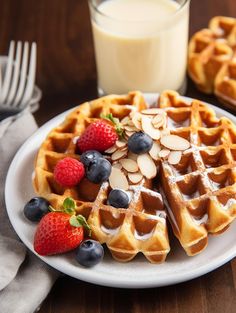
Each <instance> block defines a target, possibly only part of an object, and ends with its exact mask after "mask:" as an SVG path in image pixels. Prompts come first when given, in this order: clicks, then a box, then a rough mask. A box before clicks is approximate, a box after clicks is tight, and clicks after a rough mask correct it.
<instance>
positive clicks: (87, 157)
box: [80, 150, 102, 167]
mask: <svg viewBox="0 0 236 313" xmlns="http://www.w3.org/2000/svg"><path fill="white" fill-rule="evenodd" d="M98 158H102V155H101V153H100V152H98V151H96V150H88V151H86V152H84V153H83V154H82V155H81V157H80V162H82V163H83V164H84V166H85V167H88V166H90V164H91V162H92V161H94V160H96V159H98Z"/></svg>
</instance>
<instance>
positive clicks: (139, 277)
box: [5, 94, 236, 288]
mask: <svg viewBox="0 0 236 313" xmlns="http://www.w3.org/2000/svg"><path fill="white" fill-rule="evenodd" d="M165 96H166V95H164V97H165ZM173 96H174V97H175V98H176V99H177V100H178V101H177V107H178V106H179V107H180V106H182V104H183V103H185V104H186V103H190V102H192V99H189V98H186V97H181V98H180V97H179V96H176V94H169V95H168V99H167V98H165V99H164V100H166V99H167V100H168V101H163V103H164V105H163V108H168V107H169V106H170V105H169V101H171V99H172V98H173ZM145 99H146V101H147V102H148V104H149V105H150V106H154V105H155V103H157V99H158V95H157V94H146V95H145ZM176 99H175V100H176ZM194 101H195V100H194ZM180 102H181V103H180ZM195 106H196V107H198V108H200V111H201V105H200V104H199V103H197V101H196V103H195ZM209 107H211V108H213V109H214V111H215V112H216V116H217V118H221V117H226V118H229V119H230V120H231V121H232V122H233V123H236V118H235V117H234V116H233V115H231V114H230V113H228V112H226V111H224V110H222V109H220V108H217V107H215V106H212V105H209ZM168 110H169V109H167V111H168ZM183 110H184V111H185V113H184V116H185V118H184V120H182V122H183V123H182V122H181V123H182V124H181V125H178V124H179V123H178V117H177V115H178V114H177V115H176V114H175V113H173V112H172V113H168V112H167V115H168V116H169V117H170V116H172V119H170V120H171V125H170V126H171V127H174V129H175V131H176V132H177V133H178V134H179V135H180V136H181V127H184V128H185V129H184V130H183V129H182V134H183V136H184V137H185V138H187V136H188V135H186V134H188V130H187V127H188V126H189V124H188V120H189V119H190V114H193V113H188V112H187V113H186V109H183ZM188 110H189V109H187V111H188ZM170 111H171V110H170ZM200 111H199V112H200ZM69 113H70V111H66V112H64V113H62V114H60V115H58V116H56V117H55V118H53V119H52V120H50V121H49V122H47V123H46V124H45V125H43V126H42V127H40V128H39V129H38V130H37V131H36V132H35V133H34V134H33V135H32V136H31V137H30V138H29V139H28V140H27V141H26V142H25V143H24V145H23V146H22V147H21V148H20V150H19V151H18V152H17V154H16V155H15V158H14V160H13V161H12V164H11V166H10V168H9V171H8V175H7V180H6V187H5V199H6V205H7V211H8V215H9V218H10V221H11V223H12V225H13V227H14V229H15V231H16V232H17V234H18V236H19V237H20V239H21V240H22V241H23V242H24V244H25V245H26V246H27V247H28V248H29V249H30V250H31V251H32V252H34V249H33V236H34V232H35V228H36V225H35V224H32V223H29V222H28V221H27V220H26V219H25V218H24V216H23V207H24V205H25V204H26V202H27V201H29V199H31V198H32V197H33V196H35V191H34V189H33V184H32V178H33V177H34V176H33V173H34V166H35V157H36V155H37V152H38V150H39V148H40V146H41V144H42V143H43V142H44V140H45V138H46V136H47V135H48V133H49V132H50V131H51V130H52V129H53V128H55V127H57V126H58V125H59V124H61V123H62V122H63V120H64V119H65V117H66V116H67V115H68V114H69ZM182 116H183V115H182ZM199 116H201V123H202V124H201V126H202V127H206V126H208V127H210V128H212V127H213V128H214V127H216V131H215V132H213V134H211V135H210V134H206V135H205V137H204V138H203V136H202V133H201V131H202V129H199V127H197V126H196V125H195V126H193V129H194V131H193V132H195V133H197V134H198V135H199V136H200V137H201V138H202V139H201V145H200V146H202V148H201V149H200V151H201V152H199V153H201V155H202V159H203V160H204V162H203V163H204V164H203V165H204V166H205V170H204V168H203V169H202V168H201V166H200V165H199V164H198V165H196V167H194V164H193V163H194V162H192V161H191V162H190V163H189V164H188V166H187V165H186V164H185V165H186V166H185V167H184V169H181V168H180V169H179V168H178V166H179V165H181V164H182V163H181V162H182V161H181V162H179V165H176V169H177V171H174V170H173V172H169V166H168V165H167V164H166V165H165V162H163V164H164V165H163V173H164V174H163V177H164V176H168V175H169V176H170V175H176V177H177V176H181V175H186V181H184V183H182V182H181V179H176V177H175V176H174V178H173V177H172V181H174V182H175V185H174V186H175V187H176V186H177V185H178V190H179V191H180V192H182V195H184V193H185V188H186V186H185V183H186V182H187V185H191V186H192V188H193V190H192V191H191V196H190V195H188V196H187V197H185V201H186V203H188V205H189V208H188V212H184V214H183V216H182V217H181V220H179V219H178V218H176V214H177V212H178V210H180V209H181V208H179V207H178V205H177V206H176V208H175V210H173V212H172V214H168V216H169V220H168V221H167V226H168V230H169V241H170V252H169V253H168V255H167V257H166V260H165V262H162V263H161V264H152V263H150V262H148V259H149V257H150V261H153V260H155V256H154V259H152V258H151V256H152V255H151V254H150V251H149V252H147V253H146V254H145V253H143V254H144V255H145V256H146V258H145V257H144V255H142V253H137V255H136V256H135V257H134V258H133V259H132V260H131V261H130V262H125V263H124V262H117V261H116V260H114V259H113V258H112V256H111V254H113V253H114V254H113V257H114V258H115V256H118V255H116V251H115V250H114V249H112V246H109V242H107V241H104V242H105V243H106V244H107V246H108V247H109V249H107V248H105V257H104V259H103V261H102V262H101V263H99V264H98V265H96V266H95V267H94V268H90V269H86V268H83V267H81V266H80V265H78V263H77V262H76V260H75V258H74V253H73V251H72V252H70V253H66V254H62V255H57V256H50V257H42V256H39V255H38V257H39V258H41V259H42V260H43V261H44V262H46V263H47V264H49V265H50V266H52V267H54V268H56V269H57V270H59V271H60V272H62V273H65V274H67V275H70V276H72V277H74V278H77V279H80V280H83V281H87V282H90V283H94V284H99V285H104V286H110V287H122V288H150V287H159V286H166V285H171V284H176V283H180V282H183V281H187V280H190V279H193V278H196V277H199V276H201V275H204V274H206V273H208V272H210V271H212V270H214V269H216V268H217V267H219V266H221V265H223V264H224V263H226V262H228V261H230V260H231V259H232V258H234V257H235V256H236V241H235V238H236V224H235V223H232V225H231V226H230V227H229V228H228V226H229V224H230V223H231V222H232V221H233V217H232V216H233V215H234V214H235V192H234V196H233V197H234V198H233V205H234V212H233V213H232V214H231V215H230V214H229V215H226V214H224V216H220V210H219V212H218V213H217V214H213V213H212V212H213V211H214V208H215V207H216V205H213V204H214V203H213V202H214V201H215V200H214V199H213V198H214V197H213V196H214V194H215V192H218V193H217V199H218V202H219V205H220V206H221V205H223V206H224V209H227V208H228V207H229V206H230V205H231V204H232V199H231V198H230V199H228V198H227V197H228V196H227V195H225V194H222V192H221V191H219V189H222V188H225V187H227V186H229V187H228V194H230V192H232V190H231V189H232V188H233V187H232V186H230V185H232V184H230V181H231V180H232V179H231V178H230V177H231V176H230V175H233V174H235V173H234V171H235V166H233V168H232V166H231V168H228V167H227V169H226V170H225V171H227V179H226V177H225V176H224V175H223V178H220V179H221V181H218V180H217V179H219V178H218V176H217V175H218V174H219V171H218V172H217V173H215V170H213V172H211V171H209V173H208V168H215V167H216V165H214V162H218V163H219V166H223V167H224V166H229V165H228V163H227V162H226V159H227V155H226V156H225V155H222V153H221V154H219V153H218V152H217V153H216V154H215V155H214V154H211V158H209V155H208V153H207V152H205V150H206V149H205V148H204V147H206V146H209V145H213V141H214V146H217V145H218V144H219V143H216V142H217V134H218V133H219V132H220V133H222V132H223V130H224V129H225V128H226V126H227V125H226V124H227V122H226V121H225V122H222V125H223V126H222V125H221V126H220V127H221V128H220V129H218V126H219V125H218V124H217V123H218V122H217V120H210V122H209V123H212V124H211V125H210V126H209V125H208V122H207V123H205V122H206V120H207V115H206V114H205V113H204V114H203V113H202V114H200V115H199ZM205 124H207V125H205ZM216 124H217V125H216ZM225 125H226V126H225ZM176 129H177V130H176ZM222 129H223V130H222ZM176 132H175V133H176ZM200 137H199V138H200ZM209 138H213V139H214V138H215V139H214V140H213V141H212V142H209V140H212V139H209ZM230 138H231V137H230ZM223 139H224V138H223ZM223 139H222V140H223ZM231 139H232V141H233V142H232V144H234V143H236V142H234V140H236V136H235V137H234V135H233V134H232V138H231ZM231 139H230V140H231ZM192 140H193V141H194V140H197V139H196V136H193V138H192ZM220 140H221V139H220ZM212 149H213V150H214V149H215V148H212ZM229 151H231V152H230V153H232V157H231V158H233V159H234V158H236V153H235V152H236V149H235V150H234V147H233V148H232V147H231V148H230V150H229ZM197 153H198V152H197ZM197 153H196V151H195V152H194V151H192V150H191V151H190V154H191V155H197ZM212 156H213V157H212ZM185 159H186V160H190V157H188V154H187V157H186V158H185ZM195 161H196V160H195ZM186 162H187V161H186ZM195 163H196V162H195ZM233 163H234V161H233ZM191 164H192V165H191ZM217 166H218V165H217ZM183 170H184V171H185V172H183ZM181 171H182V172H181ZM194 171H195V172H196V173H197V177H200V176H201V177H203V176H204V175H205V174H204V173H205V172H207V173H208V174H207V175H208V179H207V181H205V180H204V179H203V178H199V179H200V181H199V182H198V181H196V179H195V178H193V177H194V175H193V174H191V173H192V172H194ZM229 171H230V173H229ZM180 172H181V175H179V174H180ZM231 172H232V173H231ZM170 173H172V174H170ZM174 173H175V174H174ZM220 173H221V172H220ZM225 175H226V174H225ZM221 177H222V175H221ZM209 181H210V183H209ZM208 184H211V185H209V186H208ZM194 186H198V187H197V190H195V189H194V188H195V187H194ZM170 187H171V186H169V185H168V184H166V187H165V190H166V191H167V190H168V188H170ZM234 187H235V186H234ZM230 188H231V189H230ZM190 189H191V188H190ZM216 190H218V191H216ZM164 194H165V192H164ZM206 194H207V195H209V194H211V201H210V203H209V204H207V205H208V206H209V208H208V212H209V215H211V214H213V215H214V216H216V217H215V218H214V221H213V222H209V223H208V225H207V226H208V230H207V231H206V230H205V228H204V227H199V226H201V225H202V223H206V216H205V215H206V214H203V213H204V206H205V198H206V196H205V195H206ZM174 199H175V201H177V198H176V195H175V197H174ZM199 199H200V200H199ZM207 201H208V200H207ZM177 202H178V201H177ZM199 203H200V204H199ZM207 203H208V202H207ZM212 203H213V204H212ZM203 204H204V205H203ZM179 205H180V206H181V202H179ZM186 206H187V205H186ZM194 206H197V210H200V211H202V212H203V213H202V216H201V218H198V219H197V220H194V219H193V218H191V219H189V216H188V214H190V215H191V214H192V215H194V214H193V213H192V212H191V209H192V210H194V209H196V207H194ZM212 210H213V211H212ZM167 211H168V210H167ZM169 213H170V212H169ZM173 215H174V216H173ZM171 218H172V220H171ZM217 218H219V219H220V221H221V222H222V220H223V222H222V223H224V225H223V224H222V225H223V227H221V228H219V223H218V222H217ZM176 219H177V221H176ZM209 219H210V218H209ZM182 221H184V223H185V224H188V227H186V228H185V230H184V232H183V233H182V232H180V231H179V230H178V227H179V225H178V223H182ZM169 222H171V225H172V227H170V224H169ZM217 223H218V224H217ZM216 224H217V225H216ZM190 226H191V227H190ZM190 228H191V230H192V229H194V231H195V232H194V234H195V236H199V238H201V240H198V241H197V244H196V243H195V242H194V240H192V241H190V239H189V237H188V238H187V237H186V233H187V231H189V229H190ZM226 228H227V230H226V231H224V232H223V233H222V234H220V235H219V236H212V235H208V232H209V233H210V232H212V233H214V232H215V233H219V232H222V231H223V230H225V229H226ZM173 231H174V233H175V236H174V234H173ZM176 237H177V238H178V239H179V240H178V239H177V238H176ZM207 241H208V245H207ZM180 242H181V244H180ZM181 245H182V246H181ZM206 245H207V247H206ZM201 250H203V251H201ZM196 251H201V253H199V254H197V255H194V254H195V253H196ZM34 253H35V252H34ZM187 254H188V255H194V256H192V257H190V256H188V255H187ZM117 258H118V257H117ZM162 261H163V260H162Z"/></svg>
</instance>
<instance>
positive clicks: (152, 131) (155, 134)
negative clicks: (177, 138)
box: [142, 115, 161, 140]
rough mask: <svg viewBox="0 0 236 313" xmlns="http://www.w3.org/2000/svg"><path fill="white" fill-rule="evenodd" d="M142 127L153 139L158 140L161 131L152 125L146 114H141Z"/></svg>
mask: <svg viewBox="0 0 236 313" xmlns="http://www.w3.org/2000/svg"><path fill="white" fill-rule="evenodd" d="M142 129H143V131H144V132H145V133H146V134H148V135H149V136H150V137H151V138H152V139H154V140H158V139H160V137H161V133H160V131H159V129H156V128H155V127H154V126H153V125H152V120H151V119H150V118H149V117H148V116H145V115H143V116H142Z"/></svg>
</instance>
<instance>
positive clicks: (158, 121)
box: [152, 115, 165, 128]
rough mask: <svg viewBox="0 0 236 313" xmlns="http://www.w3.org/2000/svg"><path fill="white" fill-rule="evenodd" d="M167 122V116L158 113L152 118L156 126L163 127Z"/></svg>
mask: <svg viewBox="0 0 236 313" xmlns="http://www.w3.org/2000/svg"><path fill="white" fill-rule="evenodd" d="M164 123H165V117H164V115H156V116H155V117H154V118H153V119H152V125H153V126H154V127H155V128H161V127H162V126H163V125H164Z"/></svg>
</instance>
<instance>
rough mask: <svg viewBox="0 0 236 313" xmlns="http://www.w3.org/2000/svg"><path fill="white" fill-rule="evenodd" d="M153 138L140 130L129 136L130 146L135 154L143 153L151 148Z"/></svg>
mask: <svg viewBox="0 0 236 313" xmlns="http://www.w3.org/2000/svg"><path fill="white" fill-rule="evenodd" d="M152 145H153V140H152V138H151V137H150V136H148V135H147V134H145V133H142V132H138V133H135V134H133V135H132V136H130V137H129V140H128V148H129V150H130V151H131V152H133V153H135V154H143V153H146V152H148V151H150V150H151V148H152Z"/></svg>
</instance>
